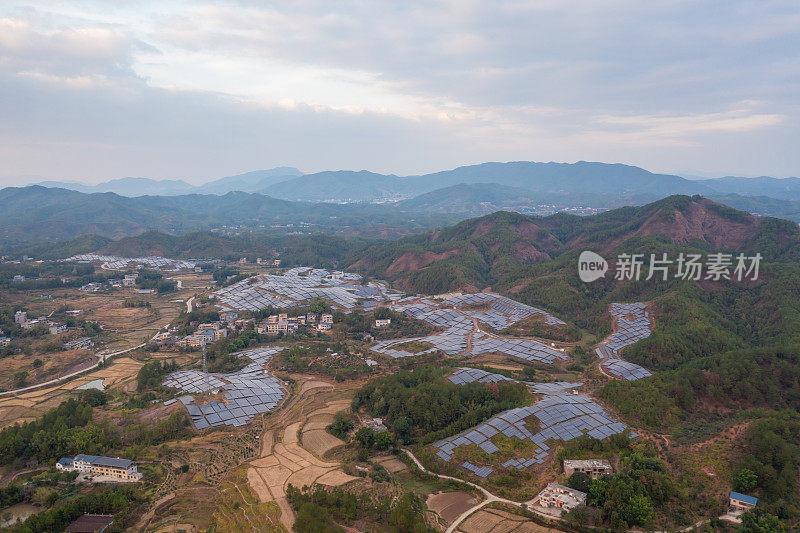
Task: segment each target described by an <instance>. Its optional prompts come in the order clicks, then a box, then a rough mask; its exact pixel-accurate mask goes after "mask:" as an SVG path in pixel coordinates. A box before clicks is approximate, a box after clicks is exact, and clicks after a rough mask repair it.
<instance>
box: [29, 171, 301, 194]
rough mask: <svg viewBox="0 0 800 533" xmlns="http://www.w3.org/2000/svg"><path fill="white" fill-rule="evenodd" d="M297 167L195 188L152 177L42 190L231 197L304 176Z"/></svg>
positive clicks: (228, 178) (63, 183)
mask: <svg viewBox="0 0 800 533" xmlns="http://www.w3.org/2000/svg"><path fill="white" fill-rule="evenodd" d="M302 174H303V173H302V172H300V171H299V170H297V169H296V168H294V167H276V168H272V169H269V170H255V171H252V172H245V173H244V174H237V175H235V176H226V177H224V178H219V179H215V180H212V181H209V182H208V183H204V184H203V185H191V184H189V183H186V182H185V181H183V180H155V179H150V178H119V179H113V180H109V181H105V182H103V183H99V184H97V185H86V184H85V183H80V182H77V181H41V182H39V183H36V185H40V186H42V187H48V188H55V189H68V190H72V191H78V192H83V193H103V192H111V193H114V194H118V195H120V196H130V197H136V196H145V195H150V196H177V195H183V194H227V193H229V192H232V191H242V192H256V191H259V190H261V189H264V188H266V187H268V186H269V185H272V184H273V183H277V182H279V181H283V180H287V179H291V178H295V177H297V176H301V175H302Z"/></svg>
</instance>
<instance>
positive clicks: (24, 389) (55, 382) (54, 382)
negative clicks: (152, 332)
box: [0, 342, 147, 396]
mask: <svg viewBox="0 0 800 533" xmlns="http://www.w3.org/2000/svg"><path fill="white" fill-rule="evenodd" d="M146 345H147V343H146V342H143V343H142V344H140V345H138V346H134V347H133V348H125V349H124V350H120V351H118V352H114V353H110V354H106V355H104V356H103V358H102V359H101V360H98V361H97V362H96V363H95V364H93V365H92V366H89V367H86V368H84V369H82V370H78V371H77V372H72V373H70V374H67V375H65V376H61V377H60V378H56V379H51V380H50V381H45V382H44V383H37V384H36V385H29V386H27V387H22V388H21V389H14V390H9V391H5V392H0V396H13V395H15V394H20V393H23V392H29V391H32V390H36V389H41V388H42V387H49V386H50V385H58V384H59V383H62V382H64V381H68V380H70V379H72V378H74V377H77V376H80V375H82V374H85V373H87V372H91V371H92V370H95V369H96V368H97V367H99V366H100V362H101V361H108V360H109V359H110V358H112V357H116V356H117V355H122V354H124V353H128V352H132V351H134V350H138V349H139V348H143V347H144V346H146Z"/></svg>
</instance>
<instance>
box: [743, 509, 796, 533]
mask: <svg viewBox="0 0 800 533" xmlns="http://www.w3.org/2000/svg"><path fill="white" fill-rule="evenodd" d="M788 530H789V528H788V527H786V524H785V523H783V522H781V520H780V519H779V518H778V517H777V516H775V515H773V514H770V513H768V512H767V511H765V510H764V509H759V508H755V509H753V510H752V511H748V512H746V513H745V514H743V515H742V527H740V528H739V531H740V533H783V532H784V531H788Z"/></svg>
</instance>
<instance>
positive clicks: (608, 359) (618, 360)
mask: <svg viewBox="0 0 800 533" xmlns="http://www.w3.org/2000/svg"><path fill="white" fill-rule="evenodd" d="M646 308H647V305H646V304H644V303H641V302H637V303H631V304H621V303H613V304H611V306H610V308H609V312H610V313H611V315H612V316H613V317H614V318H615V324H616V330H615V331H614V333H612V334H611V335H610V336H609V337H608V339H606V341H605V342H604V343H603V344H601V345H600V346H598V347H597V349H596V350H595V351H596V352H597V355H598V356H599V357H600V359H601V361H602V362H601V364H602V365H603V367H604V368H605V369H606V370H608V372H609V373H610V374H612V375H614V376H617V377H619V378H622V379H626V380H628V381H634V380H637V379H641V378H646V377H648V376H651V375H652V374H651V373H650V371H649V370H647V369H646V368H644V367H641V366H639V365H637V364H634V363H631V362H628V361H625V360H623V359H622V357H621V356H620V352H621V351H622V349H623V348H625V347H627V346H630V345H631V344H634V343H636V342H638V341H640V340H642V339H646V338H647V337H649V336H650V333H651V329H650V328H651V326H650V315H649V313H648V312H647V311H646Z"/></svg>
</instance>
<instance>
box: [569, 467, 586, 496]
mask: <svg viewBox="0 0 800 533" xmlns="http://www.w3.org/2000/svg"><path fill="white" fill-rule="evenodd" d="M591 484H592V478H590V477H589V476H587V475H586V474H584V473H583V472H573V473H572V475H571V476H569V479H568V480H567V486H568V487H570V488H573V489H575V490H579V491H581V492H585V493H587V494H588V493H589V487H590V486H591Z"/></svg>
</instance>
